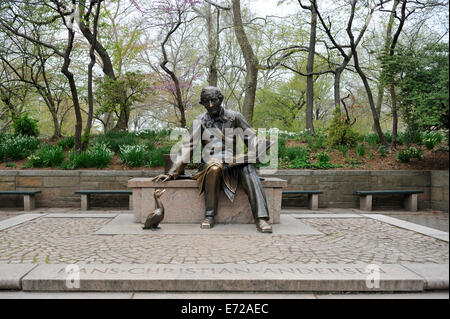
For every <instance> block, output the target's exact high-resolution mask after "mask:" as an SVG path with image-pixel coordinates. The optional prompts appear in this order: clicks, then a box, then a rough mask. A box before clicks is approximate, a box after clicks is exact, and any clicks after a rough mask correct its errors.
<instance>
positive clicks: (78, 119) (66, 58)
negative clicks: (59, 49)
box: [61, 30, 83, 152]
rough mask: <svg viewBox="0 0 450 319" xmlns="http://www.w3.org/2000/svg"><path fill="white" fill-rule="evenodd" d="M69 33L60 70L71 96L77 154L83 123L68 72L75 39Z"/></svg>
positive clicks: (70, 75) (71, 79)
mask: <svg viewBox="0 0 450 319" xmlns="http://www.w3.org/2000/svg"><path fill="white" fill-rule="evenodd" d="M68 33H69V39H68V44H67V47H66V50H65V53H64V64H63V66H62V68H61V72H62V73H63V74H64V75H65V76H66V78H67V80H68V81H69V86H70V92H71V94H72V101H73V107H74V111H75V119H76V123H75V149H76V150H77V151H78V152H79V151H81V133H82V132H81V131H82V129H83V122H82V117H81V107H80V101H79V98H78V91H77V87H76V85H75V80H74V77H73V73H72V72H70V71H69V65H70V53H71V52H72V48H73V40H74V37H75V33H74V32H73V31H72V30H69V31H68Z"/></svg>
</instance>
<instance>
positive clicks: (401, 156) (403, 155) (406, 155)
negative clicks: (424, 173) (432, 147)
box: [396, 147, 423, 163]
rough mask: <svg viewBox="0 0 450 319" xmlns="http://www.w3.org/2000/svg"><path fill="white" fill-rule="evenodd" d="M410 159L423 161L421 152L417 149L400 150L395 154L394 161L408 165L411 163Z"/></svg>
mask: <svg viewBox="0 0 450 319" xmlns="http://www.w3.org/2000/svg"><path fill="white" fill-rule="evenodd" d="M411 158H416V159H418V160H422V159H423V151H422V150H421V149H420V148H418V147H409V148H406V149H403V150H400V151H399V152H398V153H397V156H396V159H397V161H399V162H402V163H408V162H409V161H411Z"/></svg>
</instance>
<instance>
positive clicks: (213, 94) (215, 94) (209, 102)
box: [200, 86, 223, 116]
mask: <svg viewBox="0 0 450 319" xmlns="http://www.w3.org/2000/svg"><path fill="white" fill-rule="evenodd" d="M222 101H223V95H222V93H221V92H220V90H219V89H218V88H216V87H215V86H207V87H205V88H204V89H203V90H202V93H201V94H200V104H201V105H203V106H204V107H205V108H206V110H207V111H208V113H209V114H210V115H212V116H218V115H219V114H220V111H221V109H222V106H221V105H222Z"/></svg>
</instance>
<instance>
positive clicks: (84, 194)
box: [75, 189, 133, 210]
mask: <svg viewBox="0 0 450 319" xmlns="http://www.w3.org/2000/svg"><path fill="white" fill-rule="evenodd" d="M75 194H79V195H81V210H89V207H90V199H91V195H129V196H130V204H129V205H130V210H132V209H133V192H132V191H131V190H98V189H96V190H79V191H76V192H75Z"/></svg>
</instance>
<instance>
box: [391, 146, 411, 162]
mask: <svg viewBox="0 0 450 319" xmlns="http://www.w3.org/2000/svg"><path fill="white" fill-rule="evenodd" d="M395 158H396V159H397V161H399V162H402V163H408V162H409V161H410V160H411V154H410V153H409V151H408V149H404V150H400V151H398V153H397V156H396V157H395Z"/></svg>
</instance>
